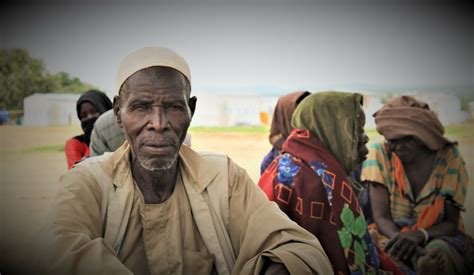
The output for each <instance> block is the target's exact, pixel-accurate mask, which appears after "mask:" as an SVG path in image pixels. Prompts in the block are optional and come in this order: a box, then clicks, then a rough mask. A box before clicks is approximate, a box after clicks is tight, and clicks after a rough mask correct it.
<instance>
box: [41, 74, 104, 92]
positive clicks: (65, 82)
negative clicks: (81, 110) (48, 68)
mask: <svg viewBox="0 0 474 275" xmlns="http://www.w3.org/2000/svg"><path fill="white" fill-rule="evenodd" d="M49 79H50V80H51V81H52V83H53V90H52V92H53V93H71V94H81V93H84V92H85V91H87V90H90V89H96V87H95V86H93V85H90V84H87V83H83V82H81V80H80V79H79V78H77V77H72V76H70V75H69V74H68V73H65V72H60V73H57V74H54V75H49Z"/></svg>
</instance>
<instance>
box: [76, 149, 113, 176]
mask: <svg viewBox="0 0 474 275" xmlns="http://www.w3.org/2000/svg"><path fill="white" fill-rule="evenodd" d="M114 163H115V161H114V153H113V152H106V153H104V154H102V155H100V156H93V157H88V158H87V159H85V160H83V161H81V162H80V163H78V164H76V165H75V166H74V168H81V169H85V170H88V171H89V172H91V173H92V174H95V173H94V172H95V171H97V170H101V173H105V174H108V175H109V176H111V175H112V173H113V170H114ZM74 168H73V169H74Z"/></svg>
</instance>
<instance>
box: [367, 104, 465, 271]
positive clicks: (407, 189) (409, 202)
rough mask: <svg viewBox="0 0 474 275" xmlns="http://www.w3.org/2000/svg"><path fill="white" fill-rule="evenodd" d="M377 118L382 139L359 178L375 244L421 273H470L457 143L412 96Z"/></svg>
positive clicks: (383, 110)
mask: <svg viewBox="0 0 474 275" xmlns="http://www.w3.org/2000/svg"><path fill="white" fill-rule="evenodd" d="M374 117H375V123H376V126H377V131H378V132H379V133H380V134H381V135H383V136H384V138H385V141H384V142H381V143H376V144H372V145H371V146H370V153H369V155H368V159H367V160H366V161H365V162H364V164H363V170H362V175H361V179H362V180H365V181H368V182H369V183H370V185H369V186H370V187H369V191H370V200H371V204H372V212H373V218H374V220H375V223H376V230H377V231H375V232H377V233H378V235H380V238H379V239H380V241H379V244H380V246H381V247H382V246H385V249H386V251H389V252H390V254H392V255H393V256H394V257H396V258H397V259H398V260H400V261H401V262H402V263H404V264H406V265H408V266H410V267H411V268H413V269H414V270H415V271H418V272H420V273H422V274H423V273H424V274H428V273H434V274H439V273H441V272H443V273H445V274H466V273H469V274H471V273H470V272H472V270H471V271H470V272H468V270H469V269H470V268H471V269H472V262H473V261H474V255H473V252H474V251H473V249H472V239H471V238H470V237H469V236H467V235H466V234H465V233H464V231H463V221H462V217H461V216H460V211H463V210H464V208H463V206H464V200H465V197H466V192H467V187H468V182H469V179H468V176H467V172H466V169H465V167H464V160H463V158H462V157H461V154H460V152H459V150H458V148H457V145H456V142H453V141H450V140H448V139H446V138H445V137H444V136H443V134H444V127H443V126H442V124H441V122H440V121H439V120H438V118H437V116H436V114H435V113H434V112H433V111H431V110H430V108H429V106H428V105H427V104H426V103H424V102H421V101H418V100H416V99H415V98H413V97H411V96H401V97H395V98H393V99H391V100H390V101H388V102H387V103H386V104H385V105H384V106H383V107H382V108H381V109H380V110H379V111H377V112H376V113H375V114H374Z"/></svg>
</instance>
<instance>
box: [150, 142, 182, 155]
mask: <svg viewBox="0 0 474 275" xmlns="http://www.w3.org/2000/svg"><path fill="white" fill-rule="evenodd" d="M143 148H144V149H145V150H146V151H149V152H152V153H158V154H160V153H169V152H170V151H174V149H175V146H174V145H173V144H172V143H155V142H153V143H151V142H150V143H144V144H143Z"/></svg>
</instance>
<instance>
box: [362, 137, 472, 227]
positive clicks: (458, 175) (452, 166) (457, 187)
mask: <svg viewBox="0 0 474 275" xmlns="http://www.w3.org/2000/svg"><path fill="white" fill-rule="evenodd" d="M395 174H396V173H395V160H394V158H393V157H392V155H391V154H390V153H389V150H388V148H387V146H386V145H385V144H384V143H375V144H372V145H370V148H369V154H368V156H367V160H366V161H365V162H364V164H363V170H362V175H361V180H363V181H371V182H375V183H380V184H383V185H385V186H386V187H387V189H388V192H389V195H390V209H391V212H392V217H393V219H394V220H399V219H415V220H418V218H419V217H420V216H421V213H423V211H424V210H425V209H426V208H427V207H429V206H431V205H432V204H434V203H435V201H436V199H437V198H439V197H442V198H444V200H445V202H446V203H450V204H453V205H454V206H455V207H456V208H458V209H460V210H462V211H464V200H465V197H466V192H467V187H468V183H469V178H468V176H467V172H466V168H465V166H464V160H463V158H462V157H461V155H460V153H459V150H458V148H457V146H456V145H453V144H450V145H446V146H445V147H444V148H443V149H441V150H440V151H439V152H438V155H437V156H436V160H435V162H434V167H433V172H432V173H431V176H430V178H429V179H428V182H427V183H426V185H425V186H424V187H423V189H422V190H421V192H420V194H419V195H418V196H417V197H416V198H415V197H414V196H413V192H412V190H411V188H410V184H407V185H406V191H405V192H404V194H403V195H402V191H401V188H400V186H399V184H398V183H397V181H396V180H395V178H396V175H395ZM404 177H405V181H406V182H408V179H407V178H406V175H405V176H404ZM443 218H444V209H443V210H442V211H441V213H440V215H439V217H438V221H439V220H442V219H443ZM460 229H461V230H462V229H463V222H462V218H461V219H460Z"/></svg>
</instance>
